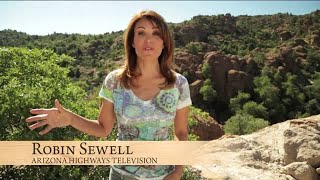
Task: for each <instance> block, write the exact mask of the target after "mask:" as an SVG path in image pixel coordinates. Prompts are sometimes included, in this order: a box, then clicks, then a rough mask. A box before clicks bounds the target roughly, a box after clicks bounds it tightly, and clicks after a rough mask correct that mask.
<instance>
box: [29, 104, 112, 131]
mask: <svg viewBox="0 0 320 180" xmlns="http://www.w3.org/2000/svg"><path fill="white" fill-rule="evenodd" d="M30 112H31V113H32V114H38V115H37V116H33V117H29V118H27V119H26V121H27V122H36V123H34V124H32V125H31V126H29V128H30V129H31V130H34V129H36V128H39V127H42V126H44V125H47V127H46V128H45V129H44V130H43V131H41V132H40V133H39V134H40V135H43V134H46V133H48V132H49V131H51V130H52V129H53V128H56V127H64V126H69V125H71V126H72V127H74V128H76V129H78V130H79V131H81V132H84V133H87V134H90V135H93V136H97V137H106V136H107V135H109V134H110V132H111V131H112V128H113V125H114V122H115V115H114V111H113V103H111V102H109V101H107V100H104V99H103V100H102V106H101V108H100V114H99V117H98V121H96V120H89V119H87V118H84V117H82V116H80V115H78V114H75V113H73V112H72V111H70V110H68V109H65V108H64V107H63V106H61V104H60V103H59V101H58V100H56V101H55V108H51V109H32V110H31V111H30Z"/></svg>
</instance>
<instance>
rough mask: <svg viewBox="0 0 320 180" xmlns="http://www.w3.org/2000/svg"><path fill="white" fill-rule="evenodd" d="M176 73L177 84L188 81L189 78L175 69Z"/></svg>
mask: <svg viewBox="0 0 320 180" xmlns="http://www.w3.org/2000/svg"><path fill="white" fill-rule="evenodd" d="M174 74H175V76H176V84H177V85H182V84H184V83H186V82H188V80H187V78H186V77H184V76H183V75H182V74H180V73H178V72H175V71H174Z"/></svg>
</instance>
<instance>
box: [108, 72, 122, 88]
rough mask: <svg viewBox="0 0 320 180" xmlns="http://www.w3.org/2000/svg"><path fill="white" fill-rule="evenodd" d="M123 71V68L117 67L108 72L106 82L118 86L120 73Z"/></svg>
mask: <svg viewBox="0 0 320 180" xmlns="http://www.w3.org/2000/svg"><path fill="white" fill-rule="evenodd" d="M121 73H122V69H116V70H113V71H111V72H109V73H108V75H107V76H106V78H105V80H104V84H106V85H107V84H109V85H112V86H113V87H116V86H117V84H118V83H119V78H118V77H119V75H120V74H121Z"/></svg>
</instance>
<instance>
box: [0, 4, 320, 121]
mask: <svg viewBox="0 0 320 180" xmlns="http://www.w3.org/2000/svg"><path fill="white" fill-rule="evenodd" d="M169 26H170V28H171V30H172V32H173V36H174V39H175V45H176V49H175V60H176V64H177V67H176V70H177V71H178V72H180V73H182V74H183V75H185V76H186V77H187V78H188V80H189V83H190V84H191V93H192V100H193V102H194V104H195V106H196V107H199V108H201V109H203V110H205V111H207V112H209V113H210V115H211V116H213V117H214V119H216V120H217V121H218V122H219V123H222V124H224V123H225V122H226V121H227V120H228V119H230V118H232V117H235V115H236V114H239V113H244V114H248V115H251V116H253V117H254V118H261V119H264V120H266V121H268V122H270V123H271V124H273V123H277V122H282V121H284V120H286V119H292V118H298V117H307V116H310V115H314V114H318V113H320V106H319V100H320V99H319V93H318V92H319V91H320V85H319V82H320V79H319V78H320V75H319V73H318V72H320V62H319V61H320V60H319V59H320V51H319V46H320V30H319V29H320V10H318V11H315V12H312V13H310V14H305V15H292V14H288V13H286V14H280V13H279V14H274V15H259V16H247V15H241V16H232V15H231V14H221V15H216V16H204V15H199V16H195V17H193V18H192V19H191V20H186V21H184V22H181V23H176V24H175V23H169ZM122 35H123V31H118V32H112V33H105V34H100V35H79V34H61V33H54V34H50V35H47V36H36V35H33V36H30V35H28V34H26V33H23V32H17V31H15V30H3V31H0V46H5V47H9V46H11V47H27V48H31V49H32V48H47V49H52V50H53V51H54V52H55V53H57V54H59V55H61V54H66V55H69V56H71V57H73V58H74V59H75V61H74V64H73V65H72V66H70V67H69V69H70V72H69V77H71V78H73V80H74V81H79V82H81V85H82V86H83V87H84V88H85V89H86V90H87V92H89V93H91V94H92V95H94V94H96V93H97V91H98V89H99V88H100V85H101V82H102V80H103V78H104V77H105V76H106V74H107V73H108V72H110V71H111V70H112V69H115V68H116V67H118V66H119V65H120V64H121V63H122V60H123V40H122ZM62 66H63V64H62ZM240 92H241V93H240ZM92 95H91V96H92ZM243 97H245V98H244V99H239V98H243ZM238 101H241V104H240V105H236V106H235V105H234V104H233V103H232V102H238ZM254 107H259V109H257V108H254Z"/></svg>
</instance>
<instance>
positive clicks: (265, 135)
mask: <svg viewBox="0 0 320 180" xmlns="http://www.w3.org/2000/svg"><path fill="white" fill-rule="evenodd" d="M199 153H201V154H202V155H203V156H201V157H198V158H200V159H201V160H203V161H206V162H209V163H208V164H211V165H195V166H193V167H192V168H194V169H195V170H200V171H201V175H202V177H203V178H204V179H260V180H275V179H277V180H278V179H279V180H282V179H283V180H291V179H292V180H293V179H297V180H319V179H320V115H316V116H311V117H308V118H303V119H293V120H288V121H286V122H283V123H278V124H274V125H272V126H269V127H266V128H264V129H261V130H259V131H257V132H255V133H252V134H249V135H241V136H234V135H224V136H223V137H222V138H220V139H218V140H213V141H210V142H209V143H208V144H206V147H203V148H201V151H200V152H199Z"/></svg>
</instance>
